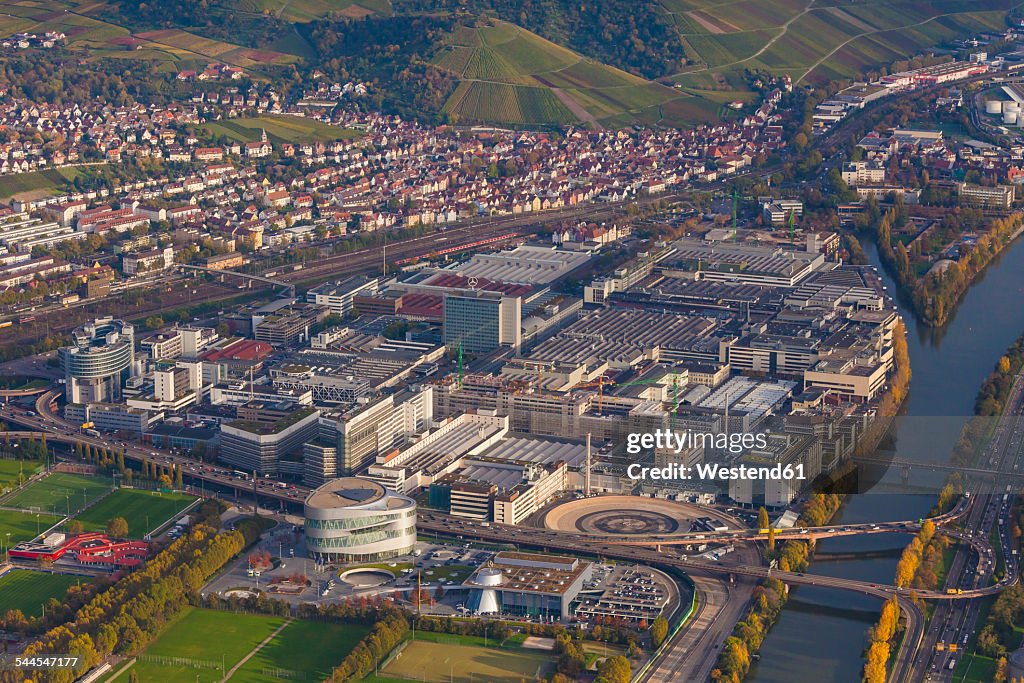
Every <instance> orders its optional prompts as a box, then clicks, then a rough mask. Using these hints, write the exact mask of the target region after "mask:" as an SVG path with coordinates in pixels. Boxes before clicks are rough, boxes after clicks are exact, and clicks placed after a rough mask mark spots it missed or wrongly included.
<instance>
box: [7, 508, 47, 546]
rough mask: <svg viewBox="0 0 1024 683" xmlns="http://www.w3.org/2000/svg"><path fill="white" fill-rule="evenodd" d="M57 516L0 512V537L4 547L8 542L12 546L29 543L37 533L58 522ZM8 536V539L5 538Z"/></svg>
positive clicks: (8, 511) (12, 511) (9, 511)
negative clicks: (24, 542)
mask: <svg viewBox="0 0 1024 683" xmlns="http://www.w3.org/2000/svg"><path fill="white" fill-rule="evenodd" d="M60 519H61V518H60V517H58V516H57V515H51V514H48V513H45V512H44V513H39V514H38V515H37V514H36V513H34V512H17V511H15V510H0V536H3V542H4V545H7V543H8V540H9V541H10V544H11V545H12V546H13V545H15V544H17V543H20V542H21V541H29V540H31V539H33V538H35V537H36V535H37V530H38V532H39V533H41V532H43V531H46V530H47V529H49V528H50V527H51V526H53V525H54V524H56V523H57V522H59V521H60ZM7 534H10V537H9V538H8V537H7Z"/></svg>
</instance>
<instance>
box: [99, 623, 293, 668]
mask: <svg viewBox="0 0 1024 683" xmlns="http://www.w3.org/2000/svg"><path fill="white" fill-rule="evenodd" d="M284 622H285V620H284V619H283V618H281V617H267V616H262V615H256V614H235V613H233V612H218V611H214V610H205V609H194V608H189V609H188V611H187V612H186V613H185V614H184V615H183V616H182V617H181V618H180V619H178V620H177V621H176V622H174V623H173V624H171V625H170V626H169V627H168V628H167V630H165V631H164V632H163V633H162V634H161V635H160V637H159V638H157V641H156V642H155V643H153V645H152V646H150V647H149V648H148V649H147V650H146V651H145V652H144V653H143V654H142V655H141V656H140V657H139V659H138V661H137V662H136V663H135V665H133V666H132V667H131V669H130V670H131V671H135V673H136V674H137V675H138V677H139V681H140V683H195V681H199V683H218V682H219V681H220V680H221V678H222V677H223V672H222V671H221V670H220V669H219V666H220V663H221V662H222V661H223V663H224V665H225V666H226V667H227V669H229V670H230V669H231V667H233V666H234V665H235V664H237V663H238V662H240V661H241V660H242V658H243V657H245V656H246V655H247V654H249V652H251V651H252V650H253V648H255V647H256V646H257V645H259V644H260V642H261V641H262V640H263V639H264V638H266V637H267V636H269V635H270V634H271V633H273V632H274V630H275V629H277V628H278V627H279V626H281V624H283V623H284ZM163 657H183V658H187V659H190V660H193V664H194V666H184V665H178V666H174V665H170V664H167V663H165V662H166V660H161V659H160V658H163ZM222 658H223V659H222ZM211 667H215V668H211ZM108 680H109V679H108ZM117 680H119V681H127V680H128V674H127V672H124V673H123V674H122V675H120V676H118V677H117Z"/></svg>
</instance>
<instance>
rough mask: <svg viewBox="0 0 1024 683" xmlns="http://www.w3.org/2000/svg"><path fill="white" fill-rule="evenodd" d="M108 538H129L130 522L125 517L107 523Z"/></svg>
mask: <svg viewBox="0 0 1024 683" xmlns="http://www.w3.org/2000/svg"><path fill="white" fill-rule="evenodd" d="M107 536H110V537H111V538H126V537H127V536H128V521H127V520H125V518H124V517H114V518H113V519H112V520H110V521H109V522H107Z"/></svg>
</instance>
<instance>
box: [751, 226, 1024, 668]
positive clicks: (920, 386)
mask: <svg viewBox="0 0 1024 683" xmlns="http://www.w3.org/2000/svg"><path fill="white" fill-rule="evenodd" d="M864 247H865V251H866V252H867V255H868V258H869V259H870V260H871V262H872V264H874V265H875V267H876V268H878V270H879V272H880V273H881V274H882V278H883V281H884V282H885V283H886V286H887V287H888V290H889V292H890V293H893V292H896V283H895V282H894V281H893V280H892V278H891V277H889V276H888V274H887V273H886V272H885V270H884V269H883V268H882V265H881V262H880V260H879V258H878V252H877V249H876V248H875V245H874V243H869V242H867V241H865V244H864ZM897 306H898V307H899V309H900V312H901V313H902V314H903V319H904V320H905V321H906V324H907V332H908V334H907V343H908V347H909V351H910V367H911V370H912V372H913V378H912V379H911V383H910V395H909V397H908V398H907V401H906V403H905V404H904V408H903V414H904V415H905V416H906V417H905V419H904V420H903V421H901V423H900V424H899V427H898V430H897V439H896V450H897V452H898V454H899V457H900V458H902V459H909V460H916V461H920V460H925V459H940V458H941V459H945V458H946V456H947V455H948V453H949V452H950V450H951V448H952V445H953V444H954V443H955V441H956V438H957V435H958V434H959V432H960V428H961V426H962V425H963V422H964V420H965V419H966V418H967V417H968V416H970V415H971V414H972V413H973V410H974V398H975V395H976V393H977V391H978V387H980V386H981V383H982V381H984V379H985V377H986V376H987V375H988V373H989V372H991V370H992V367H993V366H994V364H995V362H996V361H997V360H998V358H999V356H1001V355H1002V353H1003V352H1004V351H1005V350H1006V348H1007V347H1008V346H1010V345H1011V344H1012V343H1013V342H1014V340H1016V338H1017V337H1018V336H1020V334H1021V333H1022V332H1024V240H1017V241H1016V242H1014V243H1013V244H1012V245H1011V246H1010V247H1009V248H1008V249H1007V250H1006V251H1005V252H1004V253H1003V254H1002V255H1001V256H999V257H998V258H997V259H996V260H994V261H993V262H992V263H991V264H990V265H989V267H988V269H987V270H986V271H985V273H984V274H983V275H981V276H980V277H979V278H978V279H977V281H975V283H974V284H973V286H972V287H971V288H970V290H969V291H968V292H967V294H966V295H965V296H964V298H963V300H962V301H961V303H960V306H959V308H958V309H957V311H956V313H955V314H954V315H953V316H952V317H951V319H950V320H949V321H948V322H947V323H946V325H945V326H944V327H942V328H928V327H925V326H923V325H920V324H917V323H916V321H915V318H914V316H913V312H912V311H911V309H910V306H909V303H908V302H906V301H898V302H897ZM914 476H915V475H914V474H913V473H912V479H911V483H914V482H913V477H914ZM895 479H896V481H898V479H899V478H898V476H897V477H895ZM886 488H887V487H885V486H879V487H877V488H876V489H874V490H872V491H871V492H869V493H863V494H857V495H853V496H851V497H850V499H849V501H848V503H847V504H846V506H845V507H844V508H843V509H842V511H841V513H840V518H841V519H842V520H843V521H848V522H863V521H885V520H897V519H914V518H917V517H920V516H921V515H922V514H924V513H925V512H927V511H928V510H929V509H930V508H931V507H932V505H934V504H935V495H934V494H927V495H909V494H906V493H887V492H886V491H885V489H886ZM909 541H910V536H906V535H889V534H886V535H882V536H874V537H862V538H845V539H833V540H827V541H824V542H822V543H821V544H820V545H819V548H818V554H817V556H816V558H815V560H814V562H813V564H812V565H811V568H810V570H809V571H810V572H813V573H816V574H826V575H829V576H842V577H847V578H856V579H861V580H866V581H879V582H885V583H888V582H891V581H892V579H893V576H894V574H895V571H896V562H897V561H898V559H899V556H898V553H899V550H900V549H902V548H903V546H905V545H906V544H907V543H908V542H909ZM858 552H860V553H870V554H869V555H868V557H867V558H856V559H852V558H849V556H848V554H849V553H858ZM830 555H840V557H839V558H836V559H829V556H830ZM880 607H881V603H880V601H878V600H876V599H873V598H868V597H861V596H854V595H851V594H850V593H847V592H840V591H830V590H827V589H822V588H814V587H802V588H799V589H796V590H793V591H792V592H791V594H790V599H789V602H788V603H787V604H786V607H785V609H784V610H783V612H782V615H781V616H780V618H779V621H778V623H776V625H775V627H774V628H773V629H772V630H771V632H770V633H769V634H768V637H767V638H766V639H765V641H764V643H763V644H762V646H761V658H760V661H758V662H757V663H755V665H754V666H753V667H752V669H751V673H750V675H749V677H748V679H747V680H748V681H753V682H755V683H830V682H834V683H854V682H856V681H859V680H860V672H861V668H862V666H863V660H862V652H863V649H864V645H865V636H866V631H867V628H868V627H869V626H870V625H871V624H872V623H873V622H874V621H875V620H877V617H878V610H879V609H880Z"/></svg>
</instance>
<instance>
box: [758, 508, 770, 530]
mask: <svg viewBox="0 0 1024 683" xmlns="http://www.w3.org/2000/svg"><path fill="white" fill-rule="evenodd" d="M757 528H758V529H767V528H768V510H766V509H765V508H764V507H762V508H761V509H760V510H758V511H757Z"/></svg>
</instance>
